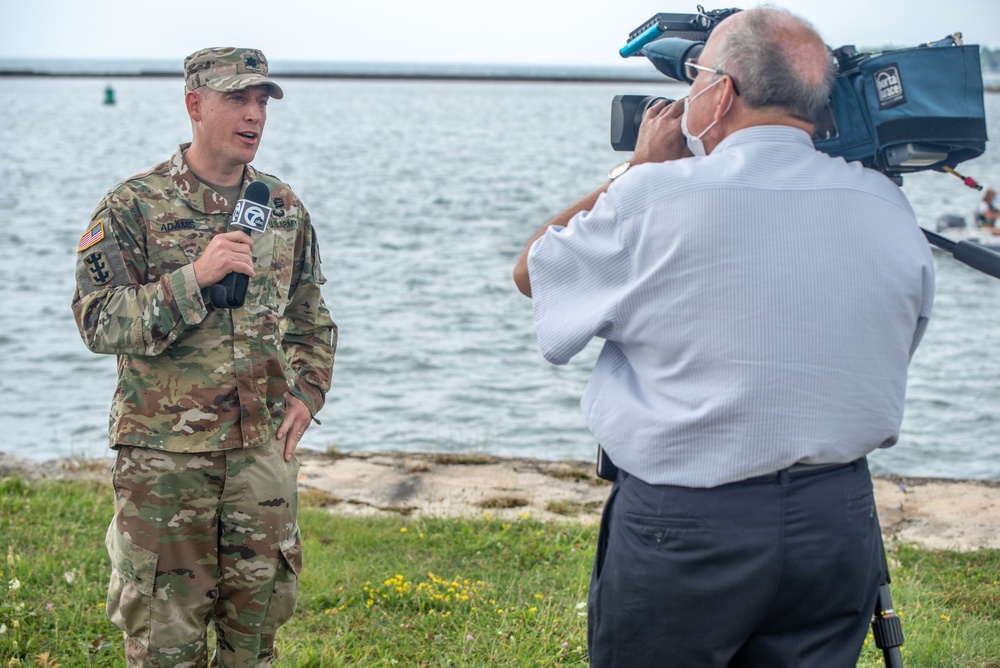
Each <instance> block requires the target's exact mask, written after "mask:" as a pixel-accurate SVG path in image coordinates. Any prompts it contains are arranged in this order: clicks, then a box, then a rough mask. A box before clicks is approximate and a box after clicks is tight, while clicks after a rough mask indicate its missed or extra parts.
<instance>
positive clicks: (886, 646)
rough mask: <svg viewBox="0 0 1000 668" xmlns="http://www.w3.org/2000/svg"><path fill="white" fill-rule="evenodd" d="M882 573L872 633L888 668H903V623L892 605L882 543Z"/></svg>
mask: <svg viewBox="0 0 1000 668" xmlns="http://www.w3.org/2000/svg"><path fill="white" fill-rule="evenodd" d="M879 542H880V543H882V531H881V529H879ZM882 574H883V576H884V577H883V581H882V584H881V585H879V588H878V598H877V599H876V601H875V612H874V614H873V616H872V634H873V635H874V636H875V646H876V647H878V648H879V649H880V650H882V656H884V657H885V665H886V668H903V658H902V656H900V654H899V648H900V646H901V645H902V644H903V625H902V623H901V622H900V620H899V616H898V615H897V614H896V611H895V610H894V609H893V607H892V596H891V595H890V594H889V583H890V582H891V581H892V580H891V579H890V577H889V561H888V559H886V556H885V545H884V544H882Z"/></svg>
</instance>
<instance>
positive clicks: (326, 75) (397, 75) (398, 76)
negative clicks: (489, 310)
mask: <svg viewBox="0 0 1000 668" xmlns="http://www.w3.org/2000/svg"><path fill="white" fill-rule="evenodd" d="M274 76H275V78H278V79H305V80H308V79H315V80H354V81H449V82H471V81H487V82H495V83H533V82H534V83H630V84H631V83H649V84H662V83H665V82H664V80H663V77H646V76H625V75H623V76H611V75H585V74H565V75H560V74H531V73H525V74H474V73H453V74H449V73H445V72H423V73H421V72H413V73H401V72H384V73H380V72H277V73H275V75H274ZM0 77H10V78H15V77H21V78H49V79H60V78H72V79H178V80H180V79H181V73H180V72H159V71H139V72H43V71H38V70H0ZM667 83H669V82H667ZM983 91H984V92H986V93H1000V86H996V85H985V86H983Z"/></svg>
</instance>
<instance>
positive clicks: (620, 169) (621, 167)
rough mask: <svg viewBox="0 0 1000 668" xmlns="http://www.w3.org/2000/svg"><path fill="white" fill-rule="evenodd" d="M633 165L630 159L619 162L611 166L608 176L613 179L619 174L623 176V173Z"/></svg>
mask: <svg viewBox="0 0 1000 668" xmlns="http://www.w3.org/2000/svg"><path fill="white" fill-rule="evenodd" d="M631 166H632V163H631V162H629V161H628V160H626V161H625V162H620V163H618V164H617V165H615V166H614V167H612V168H611V171H610V172H608V178H609V179H611V180H612V181H614V180H615V179H617V178H618V177H619V176H621V175H622V174H624V173H625V172H627V171H628V168H629V167H631Z"/></svg>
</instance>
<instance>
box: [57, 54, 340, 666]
mask: <svg viewBox="0 0 1000 668" xmlns="http://www.w3.org/2000/svg"><path fill="white" fill-rule="evenodd" d="M184 64H185V88H186V95H185V104H186V107H187V111H188V114H189V116H190V117H191V121H192V128H193V138H192V142H191V143H190V144H184V145H182V146H181V147H180V148H179V149H178V150H177V152H176V153H174V155H173V157H172V158H170V160H168V161H166V162H164V163H162V164H160V165H158V166H156V167H154V168H153V169H151V170H150V171H148V172H145V173H143V174H139V175H138V176H135V177H133V178H131V179H128V180H127V181H125V182H124V183H122V184H120V185H118V186H116V187H115V188H113V189H112V190H111V191H110V192H109V193H108V195H107V196H106V197H105V198H104V200H103V201H102V202H101V203H100V204H99V205H98V207H97V209H96V210H95V212H94V216H93V218H92V220H91V223H90V225H89V226H88V229H87V232H86V233H85V234H84V235H83V237H82V238H81V240H80V243H79V245H78V248H77V268H76V281H77V289H76V293H75V295H74V298H73V313H74V316H75V318H76V322H77V325H78V327H79V329H80V333H81V335H82V336H83V339H84V341H85V342H86V344H87V347H88V348H90V349H91V350H92V351H94V352H96V353H107V354H114V355H117V356H118V385H117V388H116V390H115V395H114V400H113V405H112V409H111V420H110V441H111V445H112V447H114V448H115V449H116V450H117V458H116V461H115V468H114V473H113V478H114V487H115V517H114V520H113V522H112V524H111V526H110V527H109V530H108V535H107V546H108V553H109V555H110V557H111V562H112V574H111V583H110V587H109V592H108V603H107V610H108V615H109V616H110V618H111V619H112V621H114V623H115V624H117V625H118V626H119V627H120V628H121V629H122V630H123V631H124V633H125V644H126V655H127V658H128V664H129V665H130V666H140V665H142V666H171V668H174V667H176V666H201V665H205V664H206V663H207V661H208V648H207V646H206V630H207V625H208V623H210V622H211V623H213V624H214V627H215V630H216V635H217V645H216V652H215V662H217V663H218V664H220V665H223V666H267V665H270V664H271V661H272V658H273V643H274V634H275V631H276V629H277V628H278V626H280V625H281V624H282V623H284V622H285V621H286V620H287V619H288V618H289V617H290V616H291V614H292V612H293V610H294V607H295V597H296V592H297V581H298V573H299V569H300V567H301V560H302V558H301V540H300V537H299V530H298V525H297V523H296V511H297V495H296V476H297V472H298V463H297V461H296V459H295V457H294V454H293V453H294V450H295V447H296V445H297V444H298V442H299V440H300V439H301V437H302V434H303V432H305V430H306V428H307V427H308V426H309V424H310V420H311V419H312V416H314V415H315V414H316V413H317V412H318V411H319V410H320V408H322V406H323V402H324V398H325V395H326V392H327V390H328V389H329V387H330V377H331V372H332V367H333V354H334V350H335V348H336V337H337V328H336V325H335V324H334V323H333V321H332V320H331V319H330V314H329V311H328V310H327V308H326V305H325V304H324V302H323V297H322V295H321V292H320V286H321V285H322V284H323V283H324V282H325V279H324V277H323V274H322V272H321V270H320V258H319V250H318V247H317V242H316V236H315V231H314V230H313V227H312V224H311V222H310V219H309V214H308V213H307V212H306V210H305V208H304V207H303V205H302V203H301V202H300V201H299V199H298V197H296V196H295V193H293V192H292V191H291V189H290V188H289V187H288V185H286V184H285V183H282V182H281V181H279V180H278V179H276V178H275V177H273V176H270V175H268V174H265V173H263V172H260V171H257V170H256V169H254V168H253V167H251V166H250V165H249V163H250V161H251V160H252V159H253V157H254V155H255V154H256V151H257V147H258V146H259V144H260V139H261V133H262V131H263V129H264V121H265V119H266V110H267V107H266V105H267V101H268V99H269V98H277V99H280V98H281V97H282V96H283V93H282V90H281V88H279V87H278V86H277V85H276V84H275V83H274V82H273V81H272V80H271V79H269V78H268V74H267V61H266V60H265V58H264V55H263V54H262V53H261V52H260V51H257V50H253V49H233V48H214V49H204V50H202V51H198V52H197V53H194V54H192V55H191V56H189V57H188V58H187V59H186V60H185V63H184ZM254 181H259V182H262V183H264V184H265V185H266V186H267V187H268V190H269V191H270V201H269V206H270V207H271V208H272V209H273V214H272V218H271V222H270V225H269V227H268V228H267V229H266V230H265V231H264V232H263V233H262V234H254V235H253V236H248V235H246V234H244V233H243V232H242V231H240V230H238V229H237V228H230V227H229V220H230V214H231V213H232V212H233V209H234V206H235V204H236V201H237V200H238V199H240V196H241V193H242V192H243V191H244V190H245V189H246V187H247V186H248V185H249V184H250V183H253V182H254ZM234 230H235V231H234ZM231 272H236V273H240V274H245V275H247V276H249V277H250V278H249V287H248V290H247V297H246V302H245V304H244V305H243V306H242V307H239V308H232V309H229V308H216V307H213V306H212V304H211V301H210V299H209V298H208V297H207V292H208V288H210V287H211V286H212V285H214V284H216V283H217V282H218V281H219V280H220V279H222V278H223V277H224V276H226V275H227V274H229V273H231Z"/></svg>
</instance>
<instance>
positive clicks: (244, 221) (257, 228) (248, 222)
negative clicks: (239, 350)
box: [208, 181, 271, 308]
mask: <svg viewBox="0 0 1000 668" xmlns="http://www.w3.org/2000/svg"><path fill="white" fill-rule="evenodd" d="M243 197H244V199H241V200H239V201H238V202H236V208H235V209H234V210H233V217H232V218H231V219H230V220H229V224H230V225H236V226H238V227H241V228H242V229H243V232H244V233H245V234H247V235H249V234H250V233H251V232H263V231H264V230H266V229H267V223H268V221H270V220H271V209H270V208H269V207H268V206H267V203H268V201H269V200H270V199H271V191H270V189H269V188H268V187H267V186H266V185H264V184H263V183H261V182H260V181H254V182H253V183H251V184H250V185H248V186H247V189H246V192H245V193H244V195H243ZM249 284H250V277H249V276H247V275H246V274H241V273H239V272H235V271H234V272H231V273H230V274H228V275H227V276H226V277H225V278H223V279H222V280H221V281H219V282H218V283H216V284H215V285H213V286H212V287H211V289H210V290H209V293H208V294H209V298H210V299H211V302H212V306H214V307H215V308H239V307H241V306H243V303H244V302H245V301H246V296H247V287H248V286H249Z"/></svg>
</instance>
